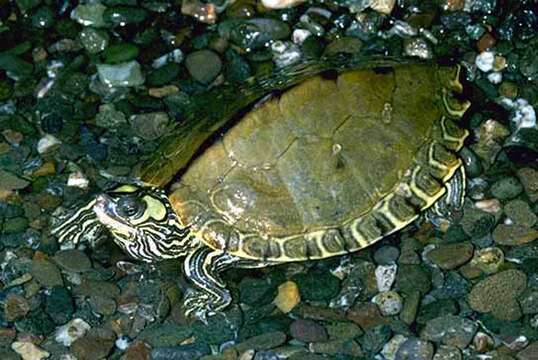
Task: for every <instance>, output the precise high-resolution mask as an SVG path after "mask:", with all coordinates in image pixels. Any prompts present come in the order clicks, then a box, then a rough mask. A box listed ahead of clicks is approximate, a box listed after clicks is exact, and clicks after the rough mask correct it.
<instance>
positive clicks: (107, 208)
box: [93, 185, 198, 262]
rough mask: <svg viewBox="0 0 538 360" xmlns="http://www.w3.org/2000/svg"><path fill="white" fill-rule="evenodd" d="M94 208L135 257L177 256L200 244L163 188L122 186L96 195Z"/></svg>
mask: <svg viewBox="0 0 538 360" xmlns="http://www.w3.org/2000/svg"><path fill="white" fill-rule="evenodd" d="M93 211H94V213H95V215H96V216H97V219H98V220H99V222H100V223H101V224H103V225H104V226H105V227H106V228H107V229H108V230H109V231H110V232H111V234H112V236H113V237H114V241H115V242H116V243H117V244H118V245H119V246H120V247H121V248H122V249H123V250H124V251H125V252H126V253H127V254H128V255H129V256H131V257H133V258H135V259H138V260H142V261H147V262H150V261H158V260H164V259H171V258H178V257H182V256H185V255H187V254H188V253H190V252H191V251H192V249H193V248H194V247H196V246H198V242H197V240H196V238H195V237H194V235H193V234H191V231H190V228H189V227H188V226H184V225H183V224H182V222H181V220H180V219H179V217H178V216H177V214H176V213H175V212H174V209H173V208H172V205H171V204H170V202H169V200H168V197H167V196H166V194H165V193H164V191H163V190H161V189H158V188H154V187H138V186H133V185H123V186H120V187H118V188H116V189H114V190H113V191H110V192H107V193H105V194H101V195H99V196H97V198H96V200H95V204H94V205H93Z"/></svg>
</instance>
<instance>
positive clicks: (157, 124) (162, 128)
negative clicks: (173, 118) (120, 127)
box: [129, 112, 170, 140]
mask: <svg viewBox="0 0 538 360" xmlns="http://www.w3.org/2000/svg"><path fill="white" fill-rule="evenodd" d="M169 121H170V119H169V117H168V114H167V113H165V112H152V113H145V114H136V115H132V116H131V117H130V118H129V123H130V124H131V127H132V129H133V131H134V133H135V134H137V135H138V136H140V137H141V138H143V139H146V140H155V139H158V138H160V137H161V136H163V135H164V134H165V133H166V132H167V131H168V130H169V129H168V123H169Z"/></svg>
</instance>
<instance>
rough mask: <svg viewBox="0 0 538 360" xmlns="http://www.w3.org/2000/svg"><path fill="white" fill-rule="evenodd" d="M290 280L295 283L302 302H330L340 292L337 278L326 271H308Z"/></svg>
mask: <svg viewBox="0 0 538 360" xmlns="http://www.w3.org/2000/svg"><path fill="white" fill-rule="evenodd" d="M292 280H293V281H295V282H296V283H297V286H298V287H299V291H300V293H301V299H303V300H308V301H322V300H330V299H331V298H333V297H334V296H336V295H337V294H338V292H339V291H340V282H339V280H338V278H337V277H335V276H333V275H332V274H331V273H330V272H328V271H309V272H308V273H306V274H297V275H295V276H293V278H292ZM320 284H323V286H320Z"/></svg>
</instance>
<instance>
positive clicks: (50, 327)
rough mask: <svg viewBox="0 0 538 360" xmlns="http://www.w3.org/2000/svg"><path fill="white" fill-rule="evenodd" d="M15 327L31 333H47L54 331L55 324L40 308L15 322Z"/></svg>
mask: <svg viewBox="0 0 538 360" xmlns="http://www.w3.org/2000/svg"><path fill="white" fill-rule="evenodd" d="M15 328H16V329H17V330H18V331H20V332H24V333H28V334H32V335H48V334H50V333H51V332H53V331H54V328H55V324H54V322H53V321H52V320H51V318H50V316H49V315H47V313H45V312H44V311H43V310H42V309H39V308H38V309H37V310H35V311H33V312H32V313H30V314H29V316H27V317H26V318H24V319H22V320H20V321H17V322H15Z"/></svg>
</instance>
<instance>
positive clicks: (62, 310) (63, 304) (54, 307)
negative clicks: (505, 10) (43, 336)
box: [45, 286, 74, 325]
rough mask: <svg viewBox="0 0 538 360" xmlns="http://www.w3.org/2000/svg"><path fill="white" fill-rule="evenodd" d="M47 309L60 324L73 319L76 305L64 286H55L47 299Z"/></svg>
mask: <svg viewBox="0 0 538 360" xmlns="http://www.w3.org/2000/svg"><path fill="white" fill-rule="evenodd" d="M45 311H46V312H47V314H49V315H50V317H51V318H52V320H53V321H54V322H55V323H56V324H58V325H61V324H65V323H66V322H68V321H69V320H71V317H72V315H73V312H74V306H73V300H72V299H71V294H70V293H69V291H67V289H66V288H64V287H60V286H55V287H53V288H52V290H51V292H50V295H48V296H47V298H46V300H45Z"/></svg>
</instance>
